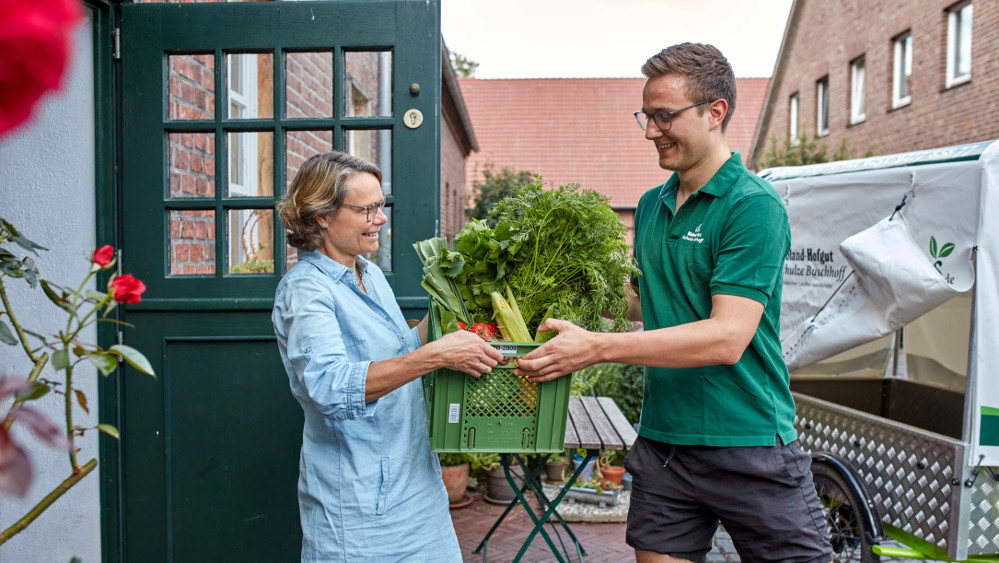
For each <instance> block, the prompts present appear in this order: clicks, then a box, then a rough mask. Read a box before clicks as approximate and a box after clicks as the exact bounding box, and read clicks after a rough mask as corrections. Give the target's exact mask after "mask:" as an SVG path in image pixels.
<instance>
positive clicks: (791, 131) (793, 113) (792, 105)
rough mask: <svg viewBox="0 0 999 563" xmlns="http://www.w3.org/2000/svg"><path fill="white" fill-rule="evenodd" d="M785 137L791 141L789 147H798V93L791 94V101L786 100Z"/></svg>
mask: <svg viewBox="0 0 999 563" xmlns="http://www.w3.org/2000/svg"><path fill="white" fill-rule="evenodd" d="M787 136H788V138H789V139H790V140H791V145H793V146H795V147H796V146H798V143H800V142H801V139H800V138H799V136H800V133H799V132H798V93H797V92H795V93H793V94H791V99H790V100H788V116H787Z"/></svg>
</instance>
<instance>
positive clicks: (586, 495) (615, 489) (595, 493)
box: [566, 476, 621, 506]
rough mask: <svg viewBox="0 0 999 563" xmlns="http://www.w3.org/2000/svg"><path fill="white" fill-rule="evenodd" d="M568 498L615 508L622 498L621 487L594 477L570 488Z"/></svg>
mask: <svg viewBox="0 0 999 563" xmlns="http://www.w3.org/2000/svg"><path fill="white" fill-rule="evenodd" d="M566 498H568V499H572V500H574V501H579V502H586V503H590V504H599V505H600V506H614V505H616V504H617V503H618V501H619V500H620V498H621V486H620V485H617V484H615V483H612V482H610V481H608V480H606V479H602V478H600V477H597V476H593V477H590V478H589V479H587V480H585V481H580V482H577V483H576V485H575V486H573V487H570V488H569V492H568V493H567V495H566Z"/></svg>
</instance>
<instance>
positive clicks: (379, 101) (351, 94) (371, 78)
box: [343, 51, 392, 117]
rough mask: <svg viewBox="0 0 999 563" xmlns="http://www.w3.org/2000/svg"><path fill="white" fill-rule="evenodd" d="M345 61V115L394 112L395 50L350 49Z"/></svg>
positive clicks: (373, 114)
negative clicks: (393, 69) (393, 55)
mask: <svg viewBox="0 0 999 563" xmlns="http://www.w3.org/2000/svg"><path fill="white" fill-rule="evenodd" d="M343 64H344V73H343V82H344V84H343V91H344V97H343V101H344V108H343V115H344V116H345V117H373V116H391V115H392V52H391V51H350V52H347V53H345V54H344V63H343Z"/></svg>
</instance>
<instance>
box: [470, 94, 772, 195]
mask: <svg viewBox="0 0 999 563" xmlns="http://www.w3.org/2000/svg"><path fill="white" fill-rule="evenodd" d="M768 81H769V79H767V78H737V79H736V87H737V89H738V104H737V111H736V113H735V115H733V116H732V121H731V122H729V125H728V141H729V146H730V147H731V149H732V150H735V151H740V152H741V153H742V155H743V159H745V158H747V157H748V155H749V148H750V144H751V143H752V140H753V133H754V132H755V130H756V122H757V120H758V118H759V115H760V109H761V107H762V105H763V100H764V97H765V96H766V89H767V82H768ZM459 84H460V87H461V92H462V96H463V97H464V99H465V104H466V106H467V108H468V114H469V116H470V118H471V121H472V127H473V128H474V129H475V136H476V139H477V140H478V142H479V151H478V152H477V153H472V154H471V155H469V157H468V159H467V160H466V162H465V171H466V177H467V179H468V180H467V181H468V186H467V187H466V190H467V192H468V193H471V192H472V185H473V183H474V182H476V181H481V179H482V170H483V169H484V168H485V167H486V166H487V165H492V166H494V167H495V168H497V169H501V168H511V169H513V170H515V171H519V170H527V171H530V172H533V173H536V174H540V175H541V177H542V179H543V180H544V181H545V183H546V184H548V185H551V186H559V185H565V184H570V183H576V184H580V185H581V186H582V187H583V188H588V189H593V190H597V191H599V192H601V193H603V194H606V195H607V196H609V197H610V198H611V205H612V206H614V207H616V208H631V207H634V206H635V205H636V204H637V203H638V199H639V197H641V195H642V194H643V193H645V191H646V190H648V189H649V188H651V187H653V186H655V185H658V184H661V183H662V182H664V181H665V180H666V178H667V177H668V176H669V172H667V171H665V170H663V169H661V168H659V166H658V164H657V160H656V153H655V148H654V147H653V146H652V144H651V143H650V142H649V141H647V140H646V139H645V136H644V135H643V134H642V131H641V129H639V128H638V127H637V126H636V125H635V119H634V117H633V116H632V114H633V113H634V112H635V111H636V110H638V109H640V108H641V102H642V86H643V85H644V84H645V79H644V78H538V79H534V78H531V79H524V78H518V79H476V78H462V79H460V80H459Z"/></svg>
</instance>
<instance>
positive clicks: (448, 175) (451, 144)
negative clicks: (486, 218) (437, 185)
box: [440, 118, 465, 239]
mask: <svg viewBox="0 0 999 563" xmlns="http://www.w3.org/2000/svg"><path fill="white" fill-rule="evenodd" d="M454 127H455V124H454V123H452V122H451V120H449V119H446V118H445V119H442V120H441V200H440V201H441V228H440V235H441V236H442V237H447V238H448V239H451V238H454V235H456V234H458V231H460V230H461V228H462V227H464V226H465V151H464V150H462V148H461V145H460V143H459V142H458V140H457V138H456V137H455V132H454Z"/></svg>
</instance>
